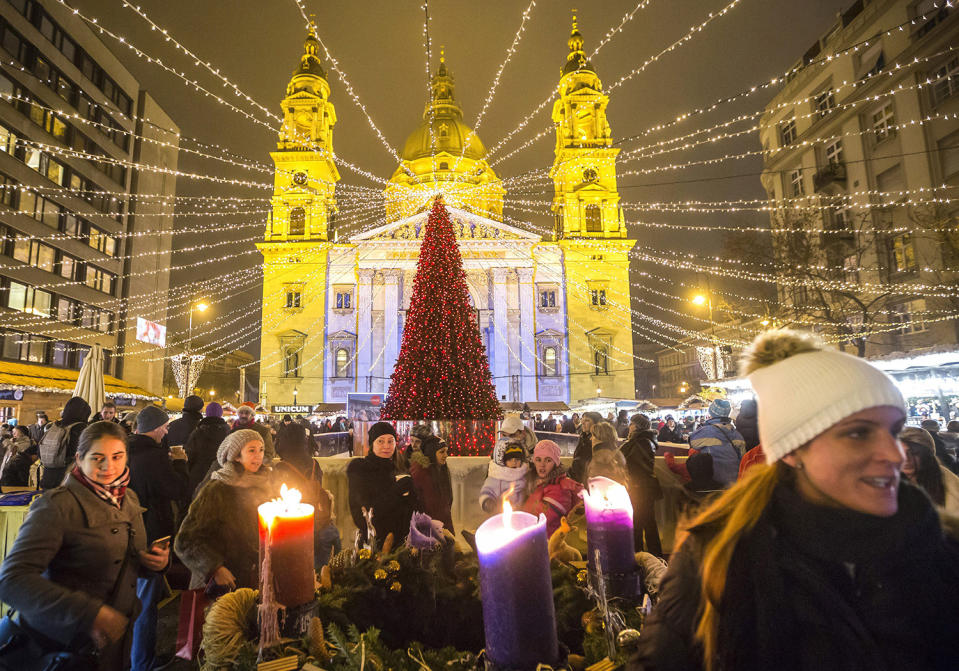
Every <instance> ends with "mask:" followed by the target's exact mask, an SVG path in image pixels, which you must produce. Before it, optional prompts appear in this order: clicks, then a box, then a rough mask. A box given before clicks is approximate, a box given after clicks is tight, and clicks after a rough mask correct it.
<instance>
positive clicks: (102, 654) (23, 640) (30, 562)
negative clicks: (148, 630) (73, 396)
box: [0, 422, 170, 671]
mask: <svg viewBox="0 0 959 671" xmlns="http://www.w3.org/2000/svg"><path fill="white" fill-rule="evenodd" d="M129 480H130V471H129V469H128V468H127V447H126V432H124V430H123V428H122V427H120V426H119V425H117V424H114V423H113V422H95V423H93V424H91V425H90V426H88V427H87V428H85V429H84V430H83V432H82V433H81V434H80V437H79V441H78V444H77V453H76V463H75V464H74V466H73V469H72V470H71V471H70V473H69V475H68V476H67V478H66V479H65V480H64V482H63V484H62V485H61V486H59V487H56V488H55V489H51V490H49V491H47V492H46V493H45V494H44V495H43V496H41V497H40V498H39V499H37V500H36V501H34V503H33V505H31V506H30V512H29V513H28V514H27V518H26V520H25V521H24V523H23V526H21V527H20V531H19V533H18V534H17V539H16V541H14V543H13V548H12V549H11V550H10V552H9V553H8V554H7V556H6V557H5V558H4V560H3V566H2V568H0V600H2V601H3V602H4V603H6V604H7V605H9V606H10V607H11V608H12V609H13V610H14V611H16V614H15V615H14V616H13V617H12V618H11V617H10V616H7V618H5V619H4V620H3V622H2V623H0V668H25V667H24V666H23V664H25V663H26V662H27V661H29V662H30V663H35V662H36V659H37V658H38V657H42V656H44V655H47V654H51V653H55V652H68V653H75V654H78V655H85V656H89V660H88V661H87V662H86V665H85V666H83V668H90V669H99V670H111V671H112V670H113V669H123V668H124V666H125V665H128V664H129V659H130V654H129V638H130V636H129V635H130V631H131V627H130V624H131V617H132V615H133V614H134V609H135V607H136V604H137V594H136V579H137V575H138V574H140V573H141V572H142V571H162V570H163V569H164V568H165V567H166V565H167V561H168V559H169V556H170V553H169V549H168V548H164V547H161V546H156V547H151V548H150V549H149V551H148V550H147V547H146V532H145V530H144V527H143V519H142V517H141V510H142V509H141V507H140V503H139V501H138V500H137V497H136V494H135V493H134V492H133V490H129V489H127V484H128V483H129ZM18 655H19V656H18ZM19 660H23V661H22V662H20V661H19ZM18 664H19V666H18Z"/></svg>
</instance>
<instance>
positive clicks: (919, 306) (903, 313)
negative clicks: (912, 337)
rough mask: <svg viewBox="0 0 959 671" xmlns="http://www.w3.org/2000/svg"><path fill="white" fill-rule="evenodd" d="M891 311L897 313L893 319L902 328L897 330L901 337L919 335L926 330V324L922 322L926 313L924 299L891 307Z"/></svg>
mask: <svg viewBox="0 0 959 671" xmlns="http://www.w3.org/2000/svg"><path fill="white" fill-rule="evenodd" d="M893 310H894V311H895V312H896V313H897V314H896V315H895V316H894V317H893V318H894V319H895V320H896V321H898V322H899V323H900V324H902V328H900V329H899V333H900V334H901V335H909V334H910V333H921V332H923V331H925V330H926V322H925V321H924V320H923V315H924V314H925V312H926V301H925V299H923V298H919V299H917V300H914V301H908V302H906V303H901V304H899V305H896V306H895V307H893Z"/></svg>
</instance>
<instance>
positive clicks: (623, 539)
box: [583, 477, 636, 575]
mask: <svg viewBox="0 0 959 671" xmlns="http://www.w3.org/2000/svg"><path fill="white" fill-rule="evenodd" d="M587 489H588V491H585V492H583V501H584V502H585V503H586V545H587V549H588V552H589V557H588V560H589V566H590V569H591V570H592V571H594V572H597V573H602V574H603V575H609V574H613V573H632V572H633V571H634V570H635V568H636V558H635V546H634V545H633V504H632V502H631V501H630V500H629V492H627V491H626V488H625V487H624V486H623V485H621V484H619V483H618V482H616V481H615V480H610V479H609V478H604V477H595V478H590V479H589V487H588V488H587ZM596 550H599V556H600V566H599V567H598V568H597V567H596Z"/></svg>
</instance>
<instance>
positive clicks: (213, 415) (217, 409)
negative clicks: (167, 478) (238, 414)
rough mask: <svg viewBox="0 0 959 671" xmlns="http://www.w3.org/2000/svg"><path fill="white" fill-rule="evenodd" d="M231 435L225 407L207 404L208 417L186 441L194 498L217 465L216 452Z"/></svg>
mask: <svg viewBox="0 0 959 671" xmlns="http://www.w3.org/2000/svg"><path fill="white" fill-rule="evenodd" d="M229 433H230V425H229V424H227V423H226V420H225V419H223V407H222V406H221V405H220V404H219V403H216V402H210V403H207V404H206V417H204V418H203V419H201V420H200V422H199V423H198V424H197V425H196V428H195V429H194V430H193V433H191V434H190V438H189V440H187V441H186V448H185V449H186V458H187V463H188V464H189V469H190V492H191V495H192V496H196V491H197V487H199V486H200V483H201V482H203V479H204V478H206V474H207V472H208V471H209V470H210V467H211V466H212V465H213V464H215V463H216V452H217V450H219V449H220V444H221V443H222V442H223V439H224V438H226V437H227V435H228V434H229Z"/></svg>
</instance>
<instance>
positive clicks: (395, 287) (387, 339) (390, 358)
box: [383, 270, 401, 389]
mask: <svg viewBox="0 0 959 671" xmlns="http://www.w3.org/2000/svg"><path fill="white" fill-rule="evenodd" d="M400 277H401V273H400V272H398V271H394V270H386V271H383V283H384V284H385V286H384V294H383V297H384V301H383V342H384V348H383V364H384V368H383V377H385V378H387V379H385V380H383V387H384V389H389V387H390V381H389V377H390V376H391V375H392V374H393V366H395V365H396V357H397V355H399V351H400V344H399V316H400V313H399V309H400V304H399V301H400Z"/></svg>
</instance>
